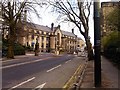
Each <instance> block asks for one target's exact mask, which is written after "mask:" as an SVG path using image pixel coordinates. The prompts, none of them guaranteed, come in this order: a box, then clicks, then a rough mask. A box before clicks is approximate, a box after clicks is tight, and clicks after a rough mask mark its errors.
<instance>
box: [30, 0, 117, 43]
mask: <svg viewBox="0 0 120 90" xmlns="http://www.w3.org/2000/svg"><path fill="white" fill-rule="evenodd" d="M100 1H101V2H107V1H111V0H100ZM114 1H115V0H114ZM38 10H39V12H40V15H41V19H38V18H36V16H35V14H32V22H34V23H36V24H39V25H44V26H49V27H51V23H54V26H57V25H58V24H60V25H61V29H62V30H64V31H69V32H71V29H72V28H74V29H75V34H76V35H77V36H78V37H81V38H82V39H83V40H84V38H83V36H82V35H81V34H80V32H79V30H78V29H77V28H75V25H74V24H71V23H57V22H56V21H57V20H56V18H57V17H58V15H57V14H55V13H51V9H50V8H48V9H46V7H43V8H39V9H38ZM89 27H90V32H89V34H90V37H91V42H92V44H94V28H93V27H94V23H93V7H91V15H90V19H89Z"/></svg>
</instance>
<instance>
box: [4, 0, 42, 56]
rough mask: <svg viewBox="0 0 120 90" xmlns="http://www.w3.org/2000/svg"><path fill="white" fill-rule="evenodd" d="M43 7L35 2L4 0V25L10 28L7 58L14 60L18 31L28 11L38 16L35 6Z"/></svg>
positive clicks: (33, 0) (28, 0)
mask: <svg viewBox="0 0 120 90" xmlns="http://www.w3.org/2000/svg"><path fill="white" fill-rule="evenodd" d="M36 4H37V5H39V6H41V3H38V2H37V1H35V0H32V1H30V0H23V1H21V0H3V1H2V18H3V20H4V23H3V24H4V25H6V26H7V27H8V52H7V58H14V43H15V41H16V33H17V29H18V28H19V30H20V27H22V26H21V24H22V23H21V21H23V20H24V19H25V17H24V16H25V14H26V10H27V11H34V12H35V13H36V14H37V16H38V17H39V14H38V13H37V10H36V9H35V7H34V5H36Z"/></svg>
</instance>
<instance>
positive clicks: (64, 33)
mask: <svg viewBox="0 0 120 90" xmlns="http://www.w3.org/2000/svg"><path fill="white" fill-rule="evenodd" d="M24 25H25V23H24ZM26 25H27V27H28V28H31V29H37V30H41V31H45V32H54V31H55V30H56V29H57V27H54V28H53V31H52V30H51V28H50V27H48V26H43V25H38V24H34V23H31V22H27V23H26ZM61 31H62V34H63V35H66V36H71V37H76V35H75V34H73V33H72V32H68V31H63V30H61Z"/></svg>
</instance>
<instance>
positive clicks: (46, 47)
mask: <svg viewBox="0 0 120 90" xmlns="http://www.w3.org/2000/svg"><path fill="white" fill-rule="evenodd" d="M19 31H20V32H19V34H18V36H17V41H18V42H19V43H20V44H22V45H24V46H30V47H33V48H35V44H36V42H37V40H38V43H39V51H40V52H53V53H57V54H59V53H60V52H67V53H73V52H75V51H76V50H77V47H78V44H79V46H80V47H82V46H84V45H83V44H85V43H83V40H82V39H78V37H77V35H75V34H74V30H73V29H72V32H67V31H63V30H61V29H60V25H58V26H57V27H54V24H53V23H52V24H51V27H48V26H43V25H38V24H33V23H28V22H27V23H24V24H23V27H22V30H19ZM23 32H24V33H23ZM78 42H79V43H78Z"/></svg>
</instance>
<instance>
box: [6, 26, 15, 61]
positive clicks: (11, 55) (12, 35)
mask: <svg viewBox="0 0 120 90" xmlns="http://www.w3.org/2000/svg"><path fill="white" fill-rule="evenodd" d="M9 29H10V32H9V36H8V52H7V58H10V59H14V41H15V29H14V28H13V26H10V28H9Z"/></svg>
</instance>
